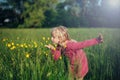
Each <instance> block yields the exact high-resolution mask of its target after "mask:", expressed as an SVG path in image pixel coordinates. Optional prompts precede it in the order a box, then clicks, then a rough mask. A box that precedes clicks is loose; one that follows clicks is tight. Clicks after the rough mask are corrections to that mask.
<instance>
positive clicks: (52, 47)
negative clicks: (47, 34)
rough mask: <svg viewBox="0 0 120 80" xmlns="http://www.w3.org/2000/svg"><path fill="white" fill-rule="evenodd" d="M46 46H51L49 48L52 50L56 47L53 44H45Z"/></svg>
mask: <svg viewBox="0 0 120 80" xmlns="http://www.w3.org/2000/svg"><path fill="white" fill-rule="evenodd" d="M45 47H47V48H49V49H52V50H54V49H55V47H54V46H53V45H51V44H48V45H45Z"/></svg>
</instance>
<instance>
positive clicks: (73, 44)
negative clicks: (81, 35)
mask: <svg viewBox="0 0 120 80" xmlns="http://www.w3.org/2000/svg"><path fill="white" fill-rule="evenodd" d="M102 42H103V36H102V35H101V34H99V36H98V37H97V38H94V39H90V40H86V41H83V42H71V43H69V44H67V47H68V48H69V49H81V48H85V47H89V46H93V45H96V44H99V43H102Z"/></svg>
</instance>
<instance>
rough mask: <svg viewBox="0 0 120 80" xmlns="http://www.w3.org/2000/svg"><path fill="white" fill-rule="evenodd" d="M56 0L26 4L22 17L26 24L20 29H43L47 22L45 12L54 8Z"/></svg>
mask: <svg viewBox="0 0 120 80" xmlns="http://www.w3.org/2000/svg"><path fill="white" fill-rule="evenodd" d="M56 2H57V1H56V0H47V1H46V0H35V1H33V2H28V1H26V2H24V8H25V9H24V12H23V14H22V17H23V18H24V24H23V25H20V26H19V27H25V28H36V27H41V26H42V24H43V21H44V20H45V15H44V13H45V11H46V10H47V9H49V8H53V6H54V5H53V4H55V3H56Z"/></svg>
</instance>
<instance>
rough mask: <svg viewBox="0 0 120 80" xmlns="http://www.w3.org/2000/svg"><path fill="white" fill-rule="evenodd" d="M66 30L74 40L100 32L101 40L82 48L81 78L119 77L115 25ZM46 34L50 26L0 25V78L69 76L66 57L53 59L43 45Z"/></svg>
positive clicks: (119, 35) (58, 79) (119, 38)
mask: <svg viewBox="0 0 120 80" xmlns="http://www.w3.org/2000/svg"><path fill="white" fill-rule="evenodd" d="M68 30H69V33H70V36H71V38H73V39H75V40H77V41H84V40H87V39H91V38H96V37H97V36H98V34H99V33H102V34H103V36H104V43H102V44H99V45H95V46H92V47H88V48H85V49H84V51H85V52H86V55H87V57H88V62H89V72H88V74H87V75H86V77H85V79H84V80H120V60H119V59H120V29H119V28H69V29H68ZM50 37H51V35H50V29H0V80H69V71H68V64H69V61H68V59H67V58H66V57H65V56H63V55H61V57H60V59H59V60H58V61H54V60H53V56H52V55H51V51H50V50H49V49H47V48H46V47H45V45H46V44H52V43H51V40H50Z"/></svg>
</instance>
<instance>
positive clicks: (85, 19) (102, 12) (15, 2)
mask: <svg viewBox="0 0 120 80" xmlns="http://www.w3.org/2000/svg"><path fill="white" fill-rule="evenodd" d="M100 1H101V2H100ZM108 1H109V0H7V3H8V4H9V5H11V6H12V9H13V10H16V11H17V12H19V14H18V15H17V16H16V17H17V19H16V20H15V21H17V22H16V25H15V24H13V22H14V21H13V22H11V25H12V26H10V27H14V28H40V27H41V28H44V27H54V26H57V25H64V26H67V27H119V25H120V15H119V14H120V10H119V7H120V5H118V7H117V8H114V9H113V8H111V7H110V5H109V4H108ZM4 14H6V15H9V14H7V13H4ZM11 14H12V13H11ZM16 14H17V13H16ZM0 17H1V15H0Z"/></svg>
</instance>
